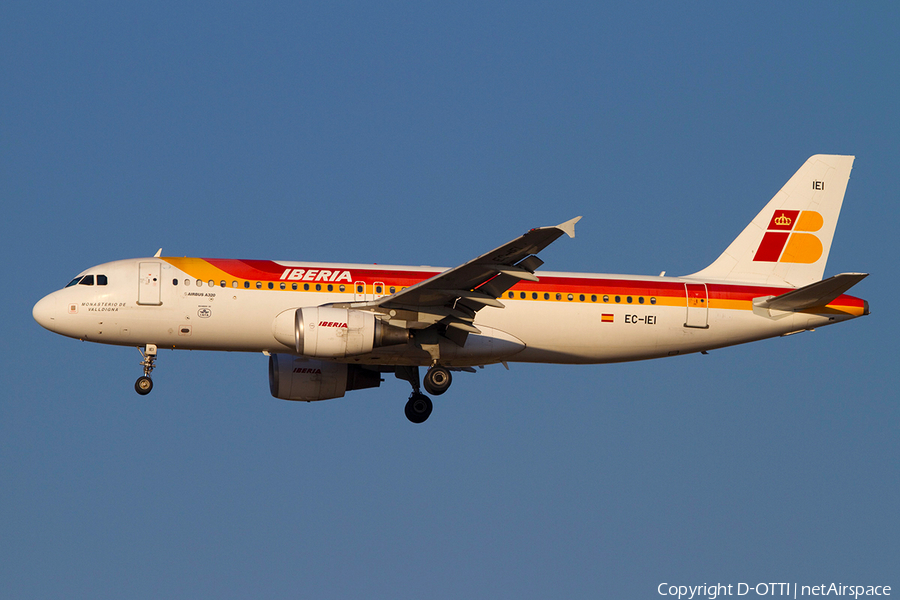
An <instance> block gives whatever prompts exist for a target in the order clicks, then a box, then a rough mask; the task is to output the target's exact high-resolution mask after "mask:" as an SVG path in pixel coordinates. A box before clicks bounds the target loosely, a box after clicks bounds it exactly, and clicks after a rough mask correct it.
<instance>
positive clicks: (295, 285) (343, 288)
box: [294, 283, 393, 293]
mask: <svg viewBox="0 0 900 600" xmlns="http://www.w3.org/2000/svg"><path fill="white" fill-rule="evenodd" d="M294 289H295V290H296V289H297V284H296V283H295V284H294ZM346 289H347V288H346V287H344V285H343V284H341V285H340V286H338V291H341V292H343V291H345V290H346ZM391 293H393V292H391Z"/></svg>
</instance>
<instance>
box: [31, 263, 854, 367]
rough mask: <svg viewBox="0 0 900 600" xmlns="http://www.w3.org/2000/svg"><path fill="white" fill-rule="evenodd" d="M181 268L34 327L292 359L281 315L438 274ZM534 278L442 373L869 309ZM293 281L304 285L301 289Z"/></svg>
mask: <svg viewBox="0 0 900 600" xmlns="http://www.w3.org/2000/svg"><path fill="white" fill-rule="evenodd" d="M181 260H188V259H181ZM189 260H198V261H200V260H201V259H189ZM178 261H179V259H161V258H142V259H133V260H121V261H115V262H111V263H105V264H102V265H98V266H97V267H93V268H91V269H88V270H86V271H85V272H84V273H83V275H84V274H92V275H95V276H99V275H104V276H105V280H106V285H98V283H97V281H98V279H99V277H95V278H94V282H93V284H92V285H87V284H75V285H71V286H69V287H66V288H64V289H62V290H59V291H57V292H53V293H51V294H50V295H48V296H46V297H45V298H43V299H42V300H41V301H40V302H39V303H38V304H37V305H36V306H35V307H34V316H35V319H36V320H37V321H38V322H39V323H40V324H41V325H42V326H44V327H45V328H47V329H50V330H51V331H54V332H57V333H60V334H63V335H66V336H69V337H73V338H77V339H81V340H86V341H91V342H98V343H104V344H116V345H124V346H137V347H143V346H145V345H147V344H155V345H157V346H158V347H159V348H173V349H189V350H226V351H244V352H267V353H273V354H274V353H283V354H296V351H295V349H294V348H293V347H291V346H288V345H286V344H285V343H283V342H280V341H279V340H278V339H276V336H275V333H274V330H275V325H274V324H275V321H276V318H277V317H278V316H279V315H280V314H283V313H284V312H285V311H294V310H296V309H297V308H301V307H316V306H321V305H326V304H331V303H343V302H354V301H357V302H359V301H365V300H372V299H373V298H374V297H376V296H379V295H386V294H389V293H390V288H391V287H392V286H394V284H393V283H392V280H391V279H390V278H391V277H393V278H397V277H400V279H398V280H397V281H398V283H397V285H396V286H394V287H395V289H399V287H398V286H400V285H410V284H411V282H415V281H418V280H424V279H427V278H429V277H431V276H433V275H435V274H437V273H439V272H441V271H442V270H443V269H440V268H430V267H396V266H383V265H378V266H374V265H355V264H354V265H348V264H325V265H323V264H319V263H316V264H315V265H313V264H312V263H295V262H279V263H277V265H279V267H284V271H283V273H284V274H285V275H283V278H281V279H278V278H275V277H274V276H273V277H270V278H269V279H268V280H265V279H263V278H260V280H259V281H250V280H247V279H241V278H237V279H230V278H225V277H224V276H222V277H216V278H214V279H207V278H203V279H200V278H198V276H197V272H196V269H191V271H192V272H187V270H184V269H182V268H179V266H176V265H178V264H179V262H178ZM273 264H275V263H273ZM148 265H150V266H152V265H157V267H155V268H156V269H158V270H157V271H151V272H150V275H157V273H158V276H155V277H154V276H148V274H147V273H144V270H146V267H147V266H148ZM313 267H314V268H313ZM291 270H293V272H298V270H306V271H308V272H314V273H316V274H317V275H316V276H313V277H308V278H307V281H305V282H304V280H303V279H302V278H300V279H296V280H294V281H292V280H290V279H287V277H290V276H291V272H292V271H291ZM322 271H324V272H325V273H329V272H330V273H333V275H326V276H324V277H321V276H319V278H318V281H317V280H316V277H317V276H318V275H320V274H321V272H322ZM338 273H342V274H343V273H346V275H343V276H339V275H338ZM398 274H400V275H398ZM401 275H402V276H401ZM538 275H539V279H540V281H539V282H537V283H533V282H521V283H520V284H517V285H516V286H515V287H514V288H512V289H511V290H510V292H508V294H504V296H502V297H501V300H502V303H503V304H504V306H505V307H504V308H496V307H490V306H488V307H485V308H483V309H482V310H480V311H479V312H478V313H477V316H476V318H475V321H474V326H475V327H477V328H478V330H480V332H481V333H480V334H476V333H470V334H469V337H468V340H467V342H466V344H465V345H464V346H463V347H460V346H458V345H457V344H453V343H452V342H450V341H449V340H442V341H441V342H440V344H441V348H440V355H441V363H442V364H445V365H447V366H475V365H484V364H490V363H497V362H501V361H517V362H546V363H572V364H577V363H605V362H620V361H630V360H641V359H649V358H657V357H664V356H673V355H677V354H685V353H689V352H698V351H702V350H708V349H712V348H718V347H722V346H729V345H733V344H739V343H743V342H748V341H753V340H758V339H763V338H769V337H774V336H779V335H784V334H788V333H792V332H797V331H803V330H807V329H813V328H816V327H821V326H823V325H828V324H831V323H835V322H838V321H843V320H847V319H851V318H854V317H856V316H859V315H861V314H865V312H864V311H865V310H866V309H865V307H864V303H863V302H862V301H860V300H858V299H856V298H852V297H849V296H842V297H841V298H839V299H838V300H842V302H837V301H835V302H834V303H832V305H829V307H828V310H824V311H816V312H806V311H801V312H795V311H771V310H760V309H754V307H753V301H752V300H753V298H755V297H764V296H772V295H777V294H778V293H781V292H783V291H786V290H785V289H781V290H778V289H773V288H770V287H765V286H747V285H743V286H740V285H735V284H734V283H733V282H729V283H724V282H723V283H718V284H717V283H716V282H697V281H696V280H692V279H687V278H672V277H634V276H623V275H602V274H579V273H557V272H545V271H541V272H540V273H539V274H538ZM154 279H155V281H154ZM401 279H402V282H401V281H400V280H401ZM329 280H330V281H333V282H334V283H330V282H329ZM298 281H299V282H300V283H301V285H299V286H296V287H297V288H298V289H296V290H294V289H292V284H294V283H297V282H298ZM304 284H308V285H307V287H309V289H308V290H307V289H304ZM685 284H688V285H693V286H695V287H696V286H698V285H699V286H701V288H702V289H703V290H704V291H703V292H702V293H703V295H704V297H703V298H702V302H700V301H695V302H694V303H693V305H692V303H691V300H690V299H689V294H688V293H686V292H685ZM282 285H284V288H285V289H281V287H282ZM358 285H362V286H363V287H361V288H360V287H357V286H358ZM270 286H271V288H272V289H269V288H270ZM316 287H319V288H320V289H319V290H316ZM328 287H331V288H332V289H331V291H328ZM359 290H362V292H361V293H360V292H359ZM522 295H525V298H522V297H521V296H522ZM604 297H605V298H606V300H605V301H604ZM617 300H618V301H617ZM342 361H343V362H354V363H359V364H374V365H378V364H384V365H428V364H430V362H431V357H430V355H429V354H428V353H427V352H425V351H424V350H422V349H421V348H420V347H418V346H416V345H415V344H413V343H412V342H410V343H408V344H405V345H397V346H389V347H385V348H377V349H375V350H374V351H372V352H370V353H368V354H364V355H361V356H353V357H347V358H345V359H342Z"/></svg>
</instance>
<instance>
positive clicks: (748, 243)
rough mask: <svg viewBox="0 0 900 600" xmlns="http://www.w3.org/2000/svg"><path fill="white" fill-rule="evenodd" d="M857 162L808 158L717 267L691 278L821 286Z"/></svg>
mask: <svg viewBox="0 0 900 600" xmlns="http://www.w3.org/2000/svg"><path fill="white" fill-rule="evenodd" d="M854 158H855V157H853V156H836V155H830V154H817V155H816V156H812V157H810V158H809V160H807V161H806V162H805V163H803V166H802V167H800V170H799V171H797V172H796V173H794V176H793V177H791V178H790V180H789V181H788V182H787V183H786V184H784V187H783V188H781V191H780V192H778V193H777V194H775V197H774V198H772V199H771V200H770V201H769V203H768V204H766V207H765V208H764V209H762V212H760V213H759V214H758V215H756V218H755V219H753V221H751V222H750V224H749V225H747V228H746V229H744V231H743V232H742V233H741V235H739V236H738V237H737V239H735V240H734V241H733V242H731V245H730V246H728V248H727V249H726V250H725V252H723V253H722V255H721V256H720V257H719V258H717V259H716V261H715V262H714V263H713V264H711V265H709V266H708V267H706V268H705V269H703V270H702V271H698V272H697V273H694V274H693V275H689V276H688V277H692V278H693V277H696V278H698V279H700V278H702V279H707V280H723V281H743V282H747V283H761V284H770V285H789V286H792V287H801V286H804V285H808V284H810V283H814V282H816V281H820V280H821V279H822V275H823V274H824V273H825V263H826V262H827V261H828V252H829V250H830V249H831V240H832V239H833V238H834V229H835V227H836V226H837V221H838V217H839V216H840V213H841V204H842V203H843V201H844V192H845V191H846V189H847V181H848V180H849V179H850V169H851V168H852V167H853V159H854Z"/></svg>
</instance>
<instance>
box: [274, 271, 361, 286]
mask: <svg viewBox="0 0 900 600" xmlns="http://www.w3.org/2000/svg"><path fill="white" fill-rule="evenodd" d="M278 279H280V280H282V281H284V280H287V281H327V282H329V283H334V282H336V281H348V282H350V283H352V282H353V277H352V276H351V275H350V271H330V270H328V269H285V270H284V273H282V274H281V277H279V278H278Z"/></svg>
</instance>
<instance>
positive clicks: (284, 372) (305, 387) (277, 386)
mask: <svg viewBox="0 0 900 600" xmlns="http://www.w3.org/2000/svg"><path fill="white" fill-rule="evenodd" d="M379 385H381V374H380V373H378V372H377V371H370V370H368V369H365V368H363V367H361V366H359V365H348V364H344V363H332V362H326V361H322V360H307V359H305V358H298V357H296V356H291V355H290V354H272V355H271V356H269V391H271V392H272V395H273V396H275V397H276V398H281V399H282V400H306V401H307V402H311V401H313V400H329V399H331V398H340V397H342V396H343V395H344V393H345V392H349V391H350V390H362V389H365V388H373V387H378V386H379Z"/></svg>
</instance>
